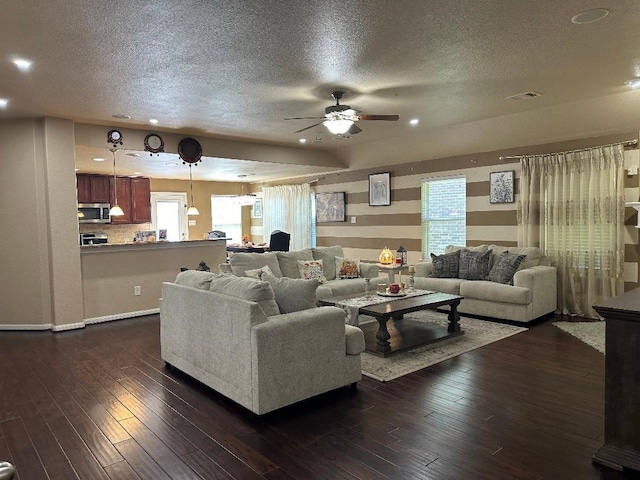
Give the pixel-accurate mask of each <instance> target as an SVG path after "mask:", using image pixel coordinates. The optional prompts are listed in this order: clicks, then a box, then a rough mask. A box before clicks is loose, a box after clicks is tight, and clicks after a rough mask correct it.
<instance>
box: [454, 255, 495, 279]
mask: <svg viewBox="0 0 640 480" xmlns="http://www.w3.org/2000/svg"><path fill="white" fill-rule="evenodd" d="M490 261H491V250H487V251H486V252H473V251H471V250H467V249H464V250H460V268H459V270H458V278H464V279H465V280H484V279H485V278H487V275H489V262H490Z"/></svg>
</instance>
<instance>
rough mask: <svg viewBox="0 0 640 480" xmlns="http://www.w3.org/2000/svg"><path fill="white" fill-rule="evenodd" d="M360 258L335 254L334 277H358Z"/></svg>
mask: <svg viewBox="0 0 640 480" xmlns="http://www.w3.org/2000/svg"><path fill="white" fill-rule="evenodd" d="M359 268H360V260H351V259H349V258H344V257H340V256H337V255H336V257H335V269H336V272H335V273H336V276H335V278H340V279H344V278H358V277H359V276H360V270H359Z"/></svg>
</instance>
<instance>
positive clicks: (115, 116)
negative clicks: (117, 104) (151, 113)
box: [111, 113, 131, 120]
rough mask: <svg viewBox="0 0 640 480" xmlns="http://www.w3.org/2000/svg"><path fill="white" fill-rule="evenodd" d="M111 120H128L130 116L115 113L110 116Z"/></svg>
mask: <svg viewBox="0 0 640 480" xmlns="http://www.w3.org/2000/svg"><path fill="white" fill-rule="evenodd" d="M111 116H112V117H113V118H119V119H121V120H129V119H130V118H131V115H126V114H124V113H116V114H115V115H111Z"/></svg>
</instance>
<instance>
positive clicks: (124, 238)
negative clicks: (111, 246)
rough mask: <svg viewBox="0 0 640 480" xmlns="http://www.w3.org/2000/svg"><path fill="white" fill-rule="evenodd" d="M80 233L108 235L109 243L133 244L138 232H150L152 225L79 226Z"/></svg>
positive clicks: (83, 224) (87, 224)
mask: <svg viewBox="0 0 640 480" xmlns="http://www.w3.org/2000/svg"><path fill="white" fill-rule="evenodd" d="M79 227H80V233H106V234H107V236H108V237H109V243H133V239H134V238H135V236H136V232H139V231H141V230H150V229H151V224H150V223H139V224H134V225H105V224H90V223H81V224H79Z"/></svg>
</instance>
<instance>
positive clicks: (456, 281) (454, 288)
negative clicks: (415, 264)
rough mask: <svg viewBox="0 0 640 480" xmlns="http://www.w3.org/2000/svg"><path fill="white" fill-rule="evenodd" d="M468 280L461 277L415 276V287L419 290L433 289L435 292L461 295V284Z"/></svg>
mask: <svg viewBox="0 0 640 480" xmlns="http://www.w3.org/2000/svg"><path fill="white" fill-rule="evenodd" d="M466 281H467V280H463V279H460V278H434V277H415V279H414V287H415V288H417V289H419V290H432V291H434V292H442V293H450V294H451V295H460V285H461V284H462V283H463V282H466Z"/></svg>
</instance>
